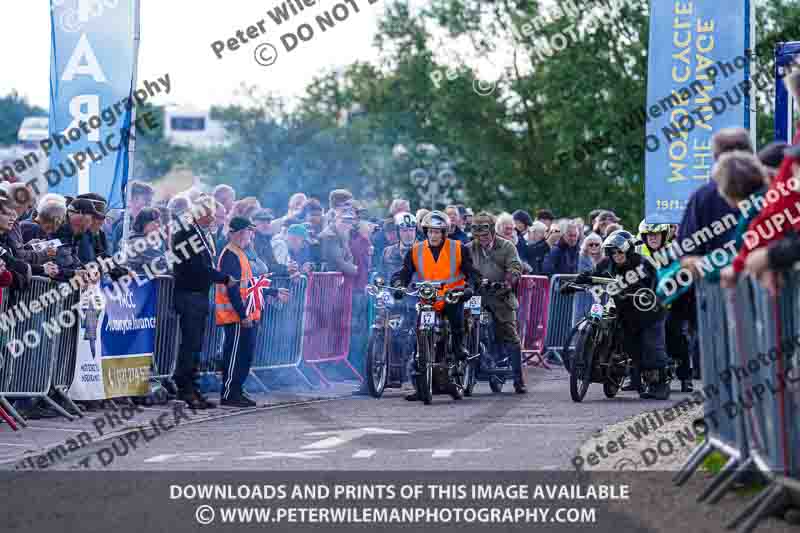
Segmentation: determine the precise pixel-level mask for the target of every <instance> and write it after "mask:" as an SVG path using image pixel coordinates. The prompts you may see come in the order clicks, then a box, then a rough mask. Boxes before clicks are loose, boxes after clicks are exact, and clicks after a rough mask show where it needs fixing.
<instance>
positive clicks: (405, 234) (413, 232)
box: [381, 211, 417, 383]
mask: <svg viewBox="0 0 800 533" xmlns="http://www.w3.org/2000/svg"><path fill="white" fill-rule="evenodd" d="M393 221H394V226H395V228H396V230H397V242H396V243H395V244H392V245H391V246H387V247H386V248H385V249H384V250H383V261H382V262H381V265H382V273H383V275H384V279H387V280H388V279H391V277H392V275H393V274H394V273H395V272H397V271H398V270H400V269H401V268H403V258H404V257H405V256H406V253H408V251H409V250H410V249H411V247H412V246H413V245H414V243H415V242H416V241H417V217H415V216H414V215H412V214H411V213H408V212H406V211H403V212H400V213H397V214H396V215H395V216H394V219H393ZM405 302H407V303H405V305H403V306H402V307H401V308H400V311H401V312H402V315H403V324H404V327H403V328H402V332H401V334H400V335H398V336H396V337H394V338H393V342H395V345H394V347H395V350H397V351H395V353H402V354H410V347H411V346H412V345H413V342H414V327H413V326H414V313H415V309H414V306H415V304H414V301H413V300H410V299H409V300H406V301H405ZM398 303H399V302H398ZM395 309H398V307H395ZM405 324H411V328H410V329H409V328H408V327H406V326H405ZM407 363H408V364H407V365H406V366H404V367H403V368H404V369H405V373H404V376H403V381H404V382H405V383H409V382H410V376H411V372H412V369H411V367H410V365H411V364H412V363H413V361H411V360H408V361H407Z"/></svg>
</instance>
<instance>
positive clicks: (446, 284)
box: [391, 211, 480, 401]
mask: <svg viewBox="0 0 800 533" xmlns="http://www.w3.org/2000/svg"><path fill="white" fill-rule="evenodd" d="M421 226H422V231H423V233H424V235H425V240H423V241H418V242H416V243H414V245H413V246H412V247H411V249H409V250H408V251H407V252H406V255H405V257H404V258H403V266H402V268H401V269H400V270H398V271H397V272H395V273H394V275H393V276H392V282H391V284H392V286H393V287H396V288H402V287H406V286H408V284H409V283H410V282H411V278H412V277H413V276H414V274H417V277H418V278H419V280H420V281H434V282H436V281H438V282H442V283H443V286H442V287H441V288H440V289H439V294H438V296H439V300H438V301H437V302H436V304H435V305H434V308H435V309H436V310H437V311H439V312H444V314H445V316H446V317H447V320H448V322H449V323H450V331H451V334H452V341H453V351H454V352H455V355H456V357H457V358H459V359H460V360H466V358H467V357H468V355H469V354H468V353H467V352H466V350H465V349H464V301H466V300H469V299H470V298H472V296H473V295H474V293H475V292H474V287H475V286H477V284H478V283H479V282H480V272H478V271H477V270H476V269H475V267H474V266H473V264H472V257H471V255H470V252H469V249H468V248H467V247H466V246H464V245H462V243H461V242H460V241H458V240H456V239H448V238H447V234H448V233H449V230H450V220H449V218H448V217H447V215H445V214H444V213H442V212H441V211H431V212H430V213H428V214H427V215H425V217H424V218H423V219H422V223H421ZM462 287H463V290H464V296H463V298H462V299H461V301H459V302H457V303H455V304H445V302H444V299H443V298H444V294H445V291H446V290H452V289H458V288H462ZM403 296H404V293H403V292H402V291H401V290H396V291H395V293H394V297H395V298H396V299H398V300H399V299H402V298H403ZM451 386H455V384H451ZM406 399H407V400H410V401H415V400H418V399H419V395H418V394H417V393H416V392H415V393H413V394H411V395H409V396H406Z"/></svg>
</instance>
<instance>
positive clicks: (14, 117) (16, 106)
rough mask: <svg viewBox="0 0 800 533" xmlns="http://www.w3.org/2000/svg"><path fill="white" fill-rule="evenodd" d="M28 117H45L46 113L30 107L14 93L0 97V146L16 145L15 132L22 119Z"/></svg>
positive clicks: (39, 108) (40, 109) (35, 107)
mask: <svg viewBox="0 0 800 533" xmlns="http://www.w3.org/2000/svg"><path fill="white" fill-rule="evenodd" d="M29 116H43V117H46V116H47V111H45V110H44V109H42V108H41V107H38V106H31V105H30V104H28V101H27V100H26V99H25V98H23V97H21V96H20V95H19V94H17V92H16V91H12V92H11V94H8V95H6V96H2V97H0V146H3V145H11V144H17V131H19V126H20V124H21V123H22V119H24V118H25V117H29Z"/></svg>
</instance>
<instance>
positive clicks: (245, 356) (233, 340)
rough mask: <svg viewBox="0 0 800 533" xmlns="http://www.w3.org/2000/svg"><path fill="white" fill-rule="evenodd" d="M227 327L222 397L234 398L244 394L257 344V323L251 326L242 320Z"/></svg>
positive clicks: (223, 356) (223, 359) (225, 398)
mask: <svg viewBox="0 0 800 533" xmlns="http://www.w3.org/2000/svg"><path fill="white" fill-rule="evenodd" d="M224 328H225V344H224V347H223V352H222V399H223V400H234V399H236V398H239V397H240V396H241V395H242V385H244V380H246V379H247V375H248V374H249V373H250V365H251V364H252V363H253V351H254V350H255V345H256V333H257V332H258V328H257V326H256V323H255V322H254V323H253V325H252V326H251V327H249V328H246V327H243V326H242V324H241V323H240V322H236V323H235V324H228V325H226V326H224Z"/></svg>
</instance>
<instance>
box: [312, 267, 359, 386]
mask: <svg viewBox="0 0 800 533" xmlns="http://www.w3.org/2000/svg"><path fill="white" fill-rule="evenodd" d="M352 306H353V286H352V284H351V283H350V282H348V281H347V280H346V278H345V277H344V275H343V274H342V273H341V272H315V273H313V274H312V275H311V277H310V278H309V282H308V289H307V290H306V301H305V311H304V313H303V316H304V321H305V329H304V331H303V337H304V339H303V361H304V362H305V363H306V364H307V365H308V366H310V367H311V368H312V369H313V370H314V371H315V372H316V373H317V376H318V377H319V379H320V381H321V382H322V383H323V384H325V385H329V384H330V382H329V381H328V379H327V378H326V377H325V375H324V374H323V373H322V371H321V369H320V365H322V364H326V363H327V364H344V365H345V366H346V367H347V368H348V369H349V370H350V371H351V372H352V373H353V374H354V375H355V376H356V378H357V379H359V380H363V378H362V377H361V374H359V372H358V371H357V370H356V369H355V368H354V367H353V365H352V364H350V362H349V361H348V360H347V356H348V354H349V352H350V326H351V318H352ZM365 327H367V326H366V325H365Z"/></svg>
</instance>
